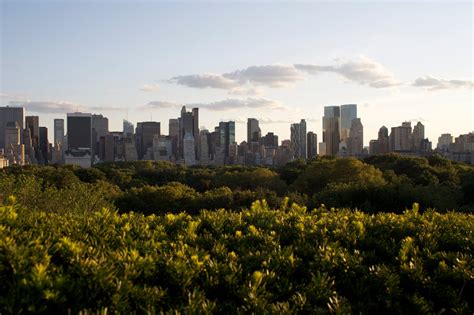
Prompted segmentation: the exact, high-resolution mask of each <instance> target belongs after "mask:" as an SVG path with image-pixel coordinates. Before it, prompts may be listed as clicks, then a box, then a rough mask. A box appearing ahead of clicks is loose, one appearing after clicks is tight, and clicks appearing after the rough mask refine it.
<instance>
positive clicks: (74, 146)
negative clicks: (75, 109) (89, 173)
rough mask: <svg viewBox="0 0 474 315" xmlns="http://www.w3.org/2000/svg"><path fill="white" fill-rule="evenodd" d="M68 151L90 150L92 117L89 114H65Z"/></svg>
mask: <svg viewBox="0 0 474 315" xmlns="http://www.w3.org/2000/svg"><path fill="white" fill-rule="evenodd" d="M67 148H68V150H79V149H85V150H92V115H91V114H90V113H68V114H67Z"/></svg>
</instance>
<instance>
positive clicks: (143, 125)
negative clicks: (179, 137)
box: [135, 121, 160, 160]
mask: <svg viewBox="0 0 474 315" xmlns="http://www.w3.org/2000/svg"><path fill="white" fill-rule="evenodd" d="M159 135H160V123H159V122H156V121H145V122H139V123H137V130H136V135H135V140H136V144H137V152H138V159H139V160H141V159H144V158H149V159H151V158H152V157H151V156H150V155H152V154H151V151H152V150H153V138H154V137H155V136H159ZM149 151H150V154H147V153H148V152H149Z"/></svg>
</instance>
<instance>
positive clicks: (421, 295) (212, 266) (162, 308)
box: [0, 183, 474, 314]
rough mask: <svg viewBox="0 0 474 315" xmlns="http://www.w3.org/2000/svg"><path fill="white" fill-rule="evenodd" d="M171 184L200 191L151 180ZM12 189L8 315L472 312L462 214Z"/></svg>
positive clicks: (0, 301) (0, 254) (469, 234)
mask: <svg viewBox="0 0 474 315" xmlns="http://www.w3.org/2000/svg"><path fill="white" fill-rule="evenodd" d="M171 186H173V187H174V188H175V190H177V191H178V192H174V193H175V194H180V193H183V194H186V195H193V194H194V193H195V192H194V193H193V192H189V190H190V189H191V188H189V187H186V186H183V185H181V184H176V183H173V184H171V185H170V186H169V187H165V188H156V187H149V186H147V190H150V191H154V190H159V189H163V190H164V191H168V192H169V193H171V189H170V187H171ZM229 192H230V190H229V189H228V188H222V189H219V190H218V191H216V192H215V193H216V194H215V196H220V197H219V198H222V199H224V200H225V199H226V196H229ZM88 193H90V192H88ZM145 195H146V194H145ZM145 195H144V196H145ZM172 196H173V195H170V197H172ZM219 198H217V199H219ZM19 199H20V198H13V197H6V198H5V200H4V206H0V312H1V313H2V314H19V313H37V314H51V313H68V312H71V313H78V312H80V311H87V312H89V313H96V312H103V313H105V312H111V313H160V312H164V313H223V314H235V313H259V314H260V313H278V314H280V313H284V314H289V313H317V314H318V313H319V314H325V313H341V314H347V313H363V314H399V313H402V314H414V313H447V314H456V313H459V314H469V313H472V311H473V310H474V304H473V300H472V296H474V270H473V266H474V259H473V253H472V248H473V247H474V235H473V233H474V217H473V215H469V214H462V213H454V212H449V213H445V214H440V213H438V212H434V211H432V210H428V211H425V212H424V213H421V211H419V206H418V205H417V204H416V205H413V207H412V209H410V210H407V211H405V212H404V213H403V214H399V215H396V214H392V213H379V214H375V215H369V214H364V213H362V212H359V211H350V210H347V209H340V210H335V209H330V210H328V209H327V208H325V207H321V208H319V209H315V210H313V211H309V210H308V209H307V208H306V207H303V206H299V205H297V204H291V203H290V202H289V200H288V199H285V200H283V202H282V204H281V206H280V208H279V209H273V208H271V207H269V206H268V203H267V202H266V201H264V200H262V201H257V202H255V203H253V205H252V207H250V208H249V209H243V210H242V211H241V212H232V211H227V210H217V211H201V212H200V213H199V214H196V215H194V216H192V215H189V214H186V213H179V214H172V213H168V214H164V215H158V216H157V215H150V216H144V215H142V214H136V213H125V214H118V213H117V212H115V211H111V210H107V209H106V208H103V209H100V210H92V211H89V212H87V213H85V212H84V211H83V212H77V211H76V210H75V209H65V211H63V212H61V213H59V212H51V211H47V210H46V209H44V210H41V209H38V208H35V209H33V208H28V207H25V206H23V205H21V204H19V202H20V201H19ZM219 202H220V201H219Z"/></svg>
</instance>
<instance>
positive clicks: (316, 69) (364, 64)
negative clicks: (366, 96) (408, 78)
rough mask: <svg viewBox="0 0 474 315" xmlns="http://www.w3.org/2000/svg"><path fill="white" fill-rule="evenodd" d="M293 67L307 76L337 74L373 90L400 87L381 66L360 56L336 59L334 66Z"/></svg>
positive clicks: (310, 65)
mask: <svg viewBox="0 0 474 315" xmlns="http://www.w3.org/2000/svg"><path fill="white" fill-rule="evenodd" d="M295 67H296V68H297V69H299V70H301V71H304V72H306V73H309V74H313V75H314V74H319V73H321V72H333V73H337V74H339V75H341V76H343V77H344V78H346V79H347V80H349V81H352V82H356V83H358V84H361V85H368V86H370V87H373V88H387V87H393V86H398V85H400V82H399V81H397V80H396V79H395V78H394V76H393V74H392V73H391V72H390V71H389V70H388V69H387V68H385V67H384V66H383V65H382V64H380V63H378V62H376V61H373V60H371V59H369V58H367V57H364V56H361V57H359V58H357V59H354V60H348V59H338V60H336V64H335V65H329V66H321V65H313V64H295Z"/></svg>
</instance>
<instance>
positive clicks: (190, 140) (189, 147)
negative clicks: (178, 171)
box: [183, 132, 196, 165]
mask: <svg viewBox="0 0 474 315" xmlns="http://www.w3.org/2000/svg"><path fill="white" fill-rule="evenodd" d="M183 150H184V164H186V165H195V164H196V151H195V145H194V137H193V135H192V134H191V132H186V134H185V135H184V139H183Z"/></svg>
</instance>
